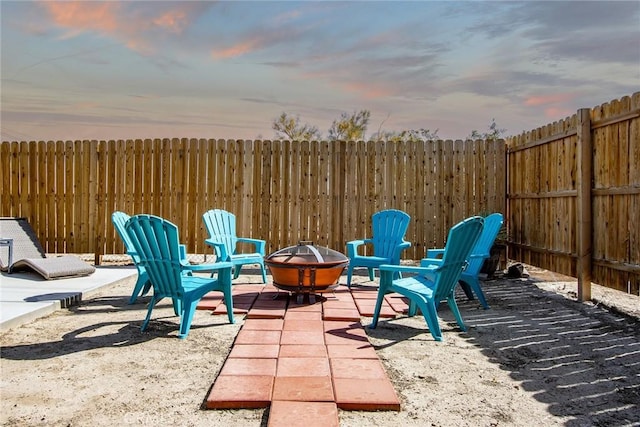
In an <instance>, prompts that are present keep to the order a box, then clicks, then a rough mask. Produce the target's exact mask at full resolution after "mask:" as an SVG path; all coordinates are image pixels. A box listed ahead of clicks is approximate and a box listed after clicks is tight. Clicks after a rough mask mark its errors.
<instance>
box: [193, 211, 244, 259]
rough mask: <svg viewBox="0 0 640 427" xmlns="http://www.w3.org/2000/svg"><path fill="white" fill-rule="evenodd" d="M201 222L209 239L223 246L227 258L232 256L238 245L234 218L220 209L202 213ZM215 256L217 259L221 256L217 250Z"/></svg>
mask: <svg viewBox="0 0 640 427" xmlns="http://www.w3.org/2000/svg"><path fill="white" fill-rule="evenodd" d="M202 220H203V221H204V225H205V227H206V229H207V232H208V233H209V237H210V238H211V239H213V240H215V241H216V242H218V243H221V244H223V245H224V247H225V249H226V250H227V254H228V255H229V256H231V255H234V254H235V253H236V246H237V244H238V236H237V234H236V216H235V215H234V214H232V213H231V212H227V211H225V210H222V209H211V210H209V211H207V212H205V213H204V215H203V216H202ZM216 255H217V256H218V257H220V256H221V254H219V253H217V248H216ZM220 261H229V259H220Z"/></svg>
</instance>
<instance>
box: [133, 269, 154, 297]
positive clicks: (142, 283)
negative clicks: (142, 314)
mask: <svg viewBox="0 0 640 427" xmlns="http://www.w3.org/2000/svg"><path fill="white" fill-rule="evenodd" d="M150 286H151V282H150V281H149V276H148V275H147V274H139V273H138V280H137V281H136V284H135V286H134V287H133V292H132V293H131V298H129V304H135V302H136V300H137V299H138V295H144V294H146V292H145V290H146V291H147V292H148V291H149V287H150ZM141 292H142V293H141Z"/></svg>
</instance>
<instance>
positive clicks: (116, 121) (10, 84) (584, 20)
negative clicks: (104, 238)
mask: <svg viewBox="0 0 640 427" xmlns="http://www.w3.org/2000/svg"><path fill="white" fill-rule="evenodd" d="M0 14H1V36H2V42H1V43H2V44H1V49H2V50H1V61H2V62H1V86H0V89H1V123H0V125H1V133H2V141H31V140H85V139H88V140H92V139H97V140H108V139H136V138H143V139H144V138H207V139H209V138H215V139H219V138H223V139H273V138H274V137H275V133H274V131H273V130H272V129H271V124H272V122H273V121H274V119H276V118H277V117H278V116H279V115H280V114H281V113H282V112H286V113H288V114H289V115H291V116H293V117H296V116H298V117H299V118H300V121H301V123H306V124H310V125H313V126H317V127H318V129H319V130H320V131H321V132H322V134H323V136H327V134H328V129H329V127H330V126H331V123H332V122H333V120H335V119H338V118H339V117H340V116H341V114H343V113H347V114H351V113H353V112H355V111H359V110H362V109H367V110H369V111H370V112H371V120H370V124H369V129H368V131H367V135H366V136H367V137H369V136H371V134H372V133H374V132H377V131H378V130H383V131H401V130H409V129H421V128H425V129H429V130H431V131H435V130H436V129H437V130H438V136H439V137H440V138H442V139H464V138H466V137H467V136H469V135H470V134H471V131H472V130H478V131H480V132H485V131H487V128H488V126H489V124H490V123H491V121H492V119H495V121H496V123H497V125H498V127H499V128H504V129H506V132H505V136H509V135H516V134H519V133H521V132H522V131H527V130H531V129H534V128H536V127H539V126H543V125H545V124H547V123H550V122H553V121H557V120H560V119H563V118H565V117H568V116H570V115H572V114H574V113H575V112H576V111H577V110H578V109H580V108H591V107H594V106H596V105H600V104H602V103H605V102H608V101H611V100H613V99H618V98H620V97H622V96H626V95H631V94H632V93H634V92H637V91H638V90H640V1H621V2H615V1H586V2H581V1H569V2H561V1H527V2H506V1H474V2H462V1H446V2H436V1H414V2H402V1H340V2H338V1H280V2H275V1H228V2H227V1H218V2H216V1H175V2H171V1H106V2H100V1H23V0H22V1H5V0H2V1H1V2H0Z"/></svg>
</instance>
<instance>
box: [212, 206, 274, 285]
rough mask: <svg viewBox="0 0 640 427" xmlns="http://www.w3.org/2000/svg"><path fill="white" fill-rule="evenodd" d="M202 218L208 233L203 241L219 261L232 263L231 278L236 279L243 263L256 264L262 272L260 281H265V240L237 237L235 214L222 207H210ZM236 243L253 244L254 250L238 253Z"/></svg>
mask: <svg viewBox="0 0 640 427" xmlns="http://www.w3.org/2000/svg"><path fill="white" fill-rule="evenodd" d="M202 220H203V221H204V225H205V227H206V228H207V232H208V233H209V238H208V239H205V243H207V244H208V245H211V246H213V248H214V250H215V253H216V257H217V259H218V260H220V261H228V262H231V263H232V264H233V278H234V279H237V278H238V276H239V275H240V270H241V269H242V266H243V265H248V264H258V265H259V266H260V271H261V273H262V283H267V273H266V270H265V268H264V256H265V250H266V249H265V248H266V242H265V241H264V240H260V239H251V238H248V237H238V236H237V235H236V216H235V215H234V214H232V213H231V212H227V211H224V210H222V209H211V210H209V211H207V212H205V213H204V215H202ZM238 243H249V244H251V245H253V248H254V250H255V252H252V253H239V252H238Z"/></svg>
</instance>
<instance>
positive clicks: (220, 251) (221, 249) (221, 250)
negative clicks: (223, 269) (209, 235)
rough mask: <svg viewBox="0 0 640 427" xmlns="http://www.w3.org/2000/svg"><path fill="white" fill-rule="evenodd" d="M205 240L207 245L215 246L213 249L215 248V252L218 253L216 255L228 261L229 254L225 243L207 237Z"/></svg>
mask: <svg viewBox="0 0 640 427" xmlns="http://www.w3.org/2000/svg"><path fill="white" fill-rule="evenodd" d="M204 242H205V243H206V244H207V245H210V246H213V249H215V253H216V256H217V257H218V259H220V260H222V261H226V260H228V259H229V254H228V253H227V248H226V247H225V246H224V244H223V243H220V242H215V241H213V240H212V239H205V240H204Z"/></svg>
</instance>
